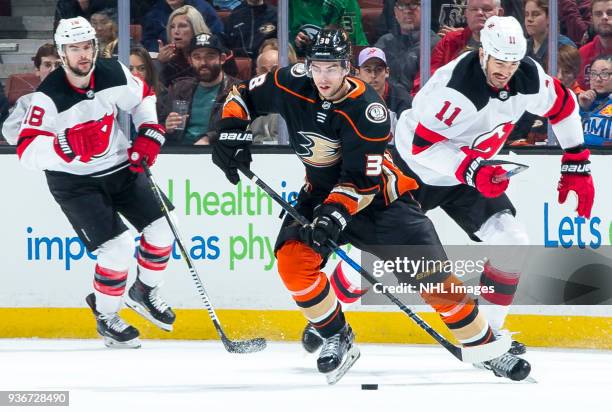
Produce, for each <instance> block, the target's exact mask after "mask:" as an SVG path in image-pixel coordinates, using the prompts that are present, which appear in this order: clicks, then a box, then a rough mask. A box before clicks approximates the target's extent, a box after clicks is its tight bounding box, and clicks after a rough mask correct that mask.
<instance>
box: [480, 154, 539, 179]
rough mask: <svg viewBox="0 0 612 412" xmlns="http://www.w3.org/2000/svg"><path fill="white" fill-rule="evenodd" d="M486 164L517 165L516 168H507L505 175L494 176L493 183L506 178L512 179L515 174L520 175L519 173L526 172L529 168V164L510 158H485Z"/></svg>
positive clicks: (484, 163) (484, 162)
mask: <svg viewBox="0 0 612 412" xmlns="http://www.w3.org/2000/svg"><path fill="white" fill-rule="evenodd" d="M482 164H483V165H484V166H503V165H511V166H516V167H515V168H514V169H510V170H507V171H506V173H504V174H503V175H497V176H494V177H493V183H499V182H503V181H504V180H508V179H510V178H511V177H512V176H514V175H518V174H519V173H522V172H524V171H525V170H527V169H529V166H527V165H524V164H522V163H515V162H510V161H508V160H497V159H494V160H485V161H483V162H482Z"/></svg>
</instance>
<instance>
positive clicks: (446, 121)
mask: <svg viewBox="0 0 612 412" xmlns="http://www.w3.org/2000/svg"><path fill="white" fill-rule="evenodd" d="M450 105H451V102H449V101H445V102H444V107H442V110H440V111H439V112H438V113H437V114H436V119H438V120H439V121H441V122H444V124H445V125H447V126H449V127H450V126H452V124H453V121H454V120H455V118H456V117H457V116H458V115H459V112H461V108H460V107H455V108H454V109H453V112H452V113H451V115H450V116H449V117H447V118H446V119H445V118H444V115H445V114H446V112H447V111H448V109H449V107H450Z"/></svg>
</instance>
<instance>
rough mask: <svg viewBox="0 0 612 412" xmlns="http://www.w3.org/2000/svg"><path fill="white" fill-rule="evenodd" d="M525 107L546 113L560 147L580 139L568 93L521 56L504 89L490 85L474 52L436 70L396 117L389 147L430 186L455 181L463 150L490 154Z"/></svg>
mask: <svg viewBox="0 0 612 412" xmlns="http://www.w3.org/2000/svg"><path fill="white" fill-rule="evenodd" d="M525 111H529V112H530V113H533V114H536V115H539V116H543V117H546V118H548V119H549V121H550V123H551V124H552V128H553V131H554V132H555V135H556V136H557V138H558V140H559V143H560V144H561V147H563V148H570V147H575V146H578V145H580V144H582V143H583V142H584V136H583V132H582V128H581V122H580V116H579V114H578V104H577V102H576V98H575V96H574V94H573V93H572V92H571V91H569V90H567V89H566V88H565V87H564V86H563V85H562V84H561V83H560V82H559V81H558V80H557V79H554V78H552V77H550V76H548V75H547V74H546V73H545V72H544V70H543V69H542V67H541V66H540V65H539V64H538V63H536V62H535V61H534V60H532V59H531V58H529V57H526V58H524V59H523V60H522V61H521V63H520V65H519V68H518V70H517V71H516V73H515V74H514V76H513V77H512V79H511V80H510V82H509V83H508V85H507V86H506V88H505V89H503V90H496V89H494V88H492V87H491V86H489V85H488V84H487V82H486V78H485V75H484V72H483V71H482V68H481V66H480V61H479V58H478V52H477V51H471V52H466V53H464V54H462V55H461V56H459V57H457V58H456V59H455V60H453V61H452V62H450V63H448V64H447V65H445V66H443V67H441V68H440V69H438V70H437V71H436V72H435V73H434V75H433V76H432V77H431V79H430V80H429V82H427V84H426V85H425V87H423V88H422V89H421V90H420V91H419V92H418V93H417V95H416V96H415V98H414V100H413V102H412V109H410V110H406V111H404V112H403V114H402V115H401V116H400V119H399V121H398V124H397V127H396V130H395V145H396V147H397V149H398V151H399V153H400V155H401V156H402V158H403V159H404V161H405V162H406V163H407V164H408V166H409V167H410V168H411V169H412V171H414V172H415V173H416V174H417V175H418V176H419V178H421V180H422V181H423V182H425V183H427V184H430V185H437V186H453V185H457V184H460V183H461V181H460V180H459V179H458V177H457V176H456V175H455V174H456V172H457V169H458V168H459V166H460V165H461V163H462V162H463V161H464V160H465V159H466V157H468V156H478V157H482V158H484V159H490V158H492V157H494V156H495V155H496V154H497V153H499V151H500V150H501V148H502V147H503V145H504V143H505V142H506V140H507V139H508V137H509V136H510V133H511V132H512V130H513V128H514V125H515V123H516V122H517V121H518V119H519V118H520V117H521V116H522V115H523V113H524V112H525Z"/></svg>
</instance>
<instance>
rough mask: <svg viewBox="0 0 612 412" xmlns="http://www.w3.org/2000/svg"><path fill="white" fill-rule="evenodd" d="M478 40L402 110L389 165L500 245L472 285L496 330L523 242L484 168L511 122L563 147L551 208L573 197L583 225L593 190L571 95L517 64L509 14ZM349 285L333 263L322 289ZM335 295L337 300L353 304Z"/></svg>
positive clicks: (519, 54)
mask: <svg viewBox="0 0 612 412" xmlns="http://www.w3.org/2000/svg"><path fill="white" fill-rule="evenodd" d="M480 37H481V41H482V46H481V48H480V50H478V51H470V52H466V53H464V54H462V55H461V56H459V57H458V58H457V59H455V60H453V61H452V62H450V63H449V64H447V65H446V66H444V67H441V68H440V69H438V71H436V73H435V74H434V76H432V78H431V79H430V81H429V82H428V83H427V85H426V86H425V87H424V88H422V89H421V90H420V91H419V93H417V95H416V97H415V99H414V101H413V106H412V110H410V111H406V112H404V113H403V114H402V116H401V117H400V119H399V121H398V125H397V128H396V134H395V143H396V148H397V155H396V156H395V159H396V162H397V164H398V166H399V167H400V169H401V170H402V171H404V172H405V173H406V174H407V175H408V176H411V177H413V178H414V179H416V180H417V181H418V183H419V188H418V189H417V190H415V191H413V194H414V196H415V197H416V199H417V200H418V201H419V203H420V204H421V206H422V208H423V209H424V210H425V211H428V210H431V209H434V208H437V207H441V208H442V209H443V210H444V211H445V212H446V213H447V214H448V215H449V216H450V217H451V218H453V220H455V221H456V222H457V224H458V225H459V226H460V227H461V228H462V229H463V230H464V231H465V232H466V233H467V234H468V235H469V236H470V238H471V239H472V240H474V241H481V242H484V243H485V244H489V245H499V246H500V249H502V248H501V246H505V247H504V248H503V251H502V252H501V253H494V254H493V255H494V256H491V255H489V261H488V262H487V264H486V265H485V269H484V271H483V273H482V276H481V279H480V282H481V285H482V286H492V287H493V290H495V292H496V293H491V292H486V293H483V294H482V295H481V300H480V302H481V303H482V302H485V303H486V304H485V305H481V306H480V307H481V310H482V311H483V312H485V314H486V316H487V319H488V320H489V322H490V323H491V326H492V327H493V329H494V331H495V332H498V331H499V330H501V329H502V327H503V324H504V320H505V318H506V314H507V313H508V308H509V306H510V304H511V303H512V299H513V297H514V294H515V292H516V290H517V287H518V283H519V278H520V272H521V270H520V269H521V267H522V264H523V255H524V250H525V246H526V245H528V244H529V239H528V238H527V233H526V231H525V229H524V228H523V226H522V225H521V224H520V223H519V222H518V220H517V218H516V217H515V213H516V211H515V209H514V206H513V205H512V202H511V201H510V199H509V198H508V196H507V195H506V194H505V191H506V189H507V188H508V185H509V181H508V180H500V181H497V180H496V179H494V176H496V175H503V174H504V173H505V170H504V169H503V168H502V167H501V166H493V165H487V164H486V162H485V161H486V160H489V159H492V158H493V157H494V156H495V155H496V154H497V153H498V152H499V150H501V148H502V147H503V144H504V143H505V141H506V139H507V138H508V136H509V135H510V133H511V132H512V129H513V127H514V124H515V123H516V121H517V120H518V119H519V118H520V116H521V115H522V114H523V112H524V111H525V110H528V111H530V112H531V113H535V114H538V115H541V116H544V117H547V118H548V119H549V120H550V123H551V124H552V128H553V131H554V132H555V135H556V137H557V139H558V140H559V143H560V145H561V147H562V148H563V149H564V152H565V153H564V155H563V157H562V158H561V179H560V181H559V184H558V192H559V202H560V203H563V202H565V200H566V198H567V195H568V193H569V192H570V191H574V192H575V193H576V194H577V198H578V204H577V208H576V211H577V214H578V215H579V216H582V217H585V218H589V217H590V214H591V208H592V206H593V199H594V195H595V190H594V186H593V180H592V178H591V175H590V166H589V163H590V162H589V150H588V149H586V148H585V147H584V139H583V132H582V128H581V123H580V117H579V115H578V105H577V103H576V99H575V97H574V96H573V94H572V92H571V91H569V90H567V89H566V88H565V87H564V86H563V85H562V84H561V83H560V82H559V81H558V80H557V79H555V78H552V77H550V76H548V75H547V74H546V73H545V72H544V70H543V69H542V67H541V66H540V65H539V64H538V63H536V62H535V61H533V60H532V59H531V58H529V57H524V56H525V51H526V40H525V38H524V35H523V31H522V28H521V26H520V24H519V23H518V21H516V20H515V19H514V18H513V17H498V16H494V17H491V18H489V20H487V23H486V24H485V27H484V28H483V30H482V32H481V34H480ZM512 246H519V247H512ZM491 252H492V251H491V249H489V253H490V254H491ZM356 278H357V280H358V279H359V277H358V275H357V274H356V273H354V270H353V269H352V268H350V267H349V266H348V265H344V264H342V263H340V264H339V265H338V267H337V268H336V269H335V270H334V273H333V274H332V284H334V285H336V284H337V285H341V286H342V289H343V290H344V291H346V290H349V289H351V288H359V287H360V282H356V281H355V279H356ZM337 293H338V294H339V295H341V296H340V298H341V299H342V300H343V301H344V302H347V299H348V300H353V301H354V300H356V299H357V298H354V297H352V296H347V295H346V293H344V292H342V291H340V292H337ZM343 293H344V296H342V294H343ZM363 293H365V291H361V292H360V294H363ZM302 342H303V344H304V346H305V348H306V349H307V350H313V348H316V347H317V346H318V345H320V344H321V339H320V338H318V337H317V336H316V334H315V333H314V331H313V328H312V327H310V326H308V327H307V328H306V329H305V331H304V337H303V339H302ZM525 351H526V348H525V346H524V345H523V344H522V343H520V342H517V341H513V343H512V348H511V353H513V354H522V353H524V352H525Z"/></svg>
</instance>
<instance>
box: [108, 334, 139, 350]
mask: <svg viewBox="0 0 612 412" xmlns="http://www.w3.org/2000/svg"><path fill="white" fill-rule="evenodd" d="M102 338H103V339H104V346H106V347H107V348H111V349H138V348H140V347H141V346H142V345H141V344H140V339H138V338H134V339H132V340H128V341H125V342H119V341H118V340H115V339H113V338H109V337H108V336H102Z"/></svg>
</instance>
